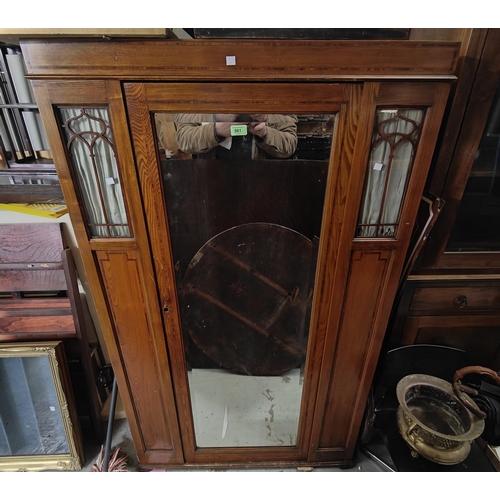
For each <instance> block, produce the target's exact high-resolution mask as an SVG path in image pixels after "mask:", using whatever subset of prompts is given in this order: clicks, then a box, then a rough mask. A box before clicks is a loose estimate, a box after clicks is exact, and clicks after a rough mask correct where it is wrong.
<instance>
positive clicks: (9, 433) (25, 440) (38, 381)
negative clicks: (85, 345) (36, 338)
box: [0, 341, 84, 472]
mask: <svg viewBox="0 0 500 500" xmlns="http://www.w3.org/2000/svg"><path fill="white" fill-rule="evenodd" d="M0 393H1V394H2V398H0V471H10V472H13V471H20V472H21V471H26V472H27V471H41V470H64V471H78V470H81V468H82V465H83V463H84V454H83V446H82V435H81V429H80V426H79V423H78V419H77V415H76V407H75V403H74V398H73V393H72V389H71V385H70V381H69V375H68V372H67V365H66V358H65V354H64V348H63V343H62V342H60V341H46V342H36V343H34V342H23V343H8V344H0Z"/></svg>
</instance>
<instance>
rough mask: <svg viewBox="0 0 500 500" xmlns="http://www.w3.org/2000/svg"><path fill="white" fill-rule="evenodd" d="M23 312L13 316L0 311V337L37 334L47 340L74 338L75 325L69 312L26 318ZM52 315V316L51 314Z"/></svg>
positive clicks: (47, 313)
mask: <svg viewBox="0 0 500 500" xmlns="http://www.w3.org/2000/svg"><path fill="white" fill-rule="evenodd" d="M25 311H26V310H24V311H22V310H21V311H19V314H17V315H13V314H10V313H6V312H5V311H3V310H2V311H0V337H3V335H4V334H7V335H13V334H30V335H32V334H37V335H38V336H39V337H40V338H43V339H47V338H51V337H52V336H54V337H62V336H64V337H76V332H75V323H74V321H73V317H72V315H71V310H70V309H69V310H67V311H65V314H60V311H56V314H54V311H51V310H50V309H49V310H47V311H45V314H44V315H37V316H27V315H25V314H23V312H25ZM51 313H52V314H51Z"/></svg>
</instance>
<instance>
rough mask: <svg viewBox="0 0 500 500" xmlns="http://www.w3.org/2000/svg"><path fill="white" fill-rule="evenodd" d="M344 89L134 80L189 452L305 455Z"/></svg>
mask: <svg viewBox="0 0 500 500" xmlns="http://www.w3.org/2000/svg"><path fill="white" fill-rule="evenodd" d="M350 87H351V86H348V85H340V84H335V85H333V84H328V85H303V84H300V85H298V84H296V85H286V84H274V85H273V84H267V85H261V84H260V85H249V84H226V85H212V84H185V85H177V84H146V85H141V84H127V85H126V86H125V90H126V94H127V101H128V108H129V112H130V113H131V116H132V132H133V139H134V149H135V152H136V155H137V156H138V162H139V165H140V166H139V169H140V171H142V179H141V183H142V189H143V193H145V194H144V197H145V198H149V197H151V199H156V200H160V199H161V200H163V205H160V204H159V203H155V204H151V203H149V202H148V200H147V199H146V201H145V206H146V212H147V213H149V214H150V219H149V225H150V226H151V225H153V226H154V228H153V232H155V233H156V235H157V238H156V239H153V241H154V242H153V253H154V254H155V260H156V263H157V272H158V276H157V279H158V280H159V283H160V288H161V290H160V295H161V301H162V307H163V311H164V312H165V313H166V314H165V316H164V317H165V322H166V335H167V346H168V350H169V354H170V356H171V360H172V372H173V383H174V390H175V393H176V398H177V404H178V417H179V425H180V427H181V435H182V440H183V446H184V453H185V454H186V457H187V459H188V460H189V461H193V462H196V461H199V462H203V461H210V460H213V458H212V457H213V456H214V455H215V454H218V456H220V453H223V454H224V456H226V457H228V459H231V460H240V461H241V460H248V459H249V457H252V456H255V457H264V456H265V457H266V459H277V460H278V459H288V460H290V459H294V458H295V459H299V458H300V457H304V456H306V455H307V445H306V440H307V439H306V437H307V433H308V432H309V431H310V429H309V428H308V427H307V426H306V425H305V424H304V422H305V419H307V418H309V419H310V418H311V414H312V409H313V407H314V401H315V391H316V388H317V376H318V371H317V369H318V367H317V366H316V372H314V370H311V369H310V368H309V366H310V364H311V362H315V363H317V362H318V360H320V359H321V357H320V355H318V352H320V349H321V345H320V344H319V343H318V342H317V341H316V336H317V335H318V332H317V327H315V326H313V322H314V321H315V320H314V318H317V317H318V313H319V311H320V309H321V307H325V303H327V302H328V300H330V298H329V297H328V299H327V298H326V297H327V294H328V293H329V290H328V289H327V288H325V287H324V279H323V278H322V277H321V278H320V279H319V281H318V276H322V275H323V274H324V272H325V267H326V264H325V263H326V258H327V252H332V251H334V250H333V249H329V250H326V245H327V242H328V241H331V232H332V231H333V224H332V218H333V217H334V214H333V213H332V211H331V207H332V199H333V194H334V193H333V190H334V184H335V179H336V178H337V175H338V173H339V168H340V161H341V159H340V158H341V154H340V153H341V148H339V144H340V143H341V142H342V135H343V134H344V133H345V129H346V124H347V123H348V113H349V106H350V102H349V98H348V96H349V95H350V91H349V89H350ZM352 87H355V86H352ZM357 88H358V89H359V88H360V87H359V86H358V87H357ZM355 94H356V93H355ZM356 95H360V94H359V92H358V93H357V94H356ZM221 96H225V99H222V100H221ZM294 101H297V102H294ZM353 115H355V113H353ZM134 116H137V117H138V118H137V119H138V122H137V123H139V122H140V127H139V126H134ZM145 116H148V117H149V119H148V122H147V125H146V122H145V120H144V117H145ZM350 119H354V118H353V117H351V118H350ZM151 144H154V151H151V148H150V145H151ZM146 177H147V178H146ZM149 190H151V195H149V194H148V193H147V191H149ZM153 193H154V194H153ZM325 207H330V209H328V208H325ZM337 216H338V214H337ZM325 220H326V221H325ZM162 221H163V222H162ZM325 227H326V228H327V229H326V234H325V233H324V231H325V229H324V228H325ZM322 245H323V247H322ZM322 254H323V260H322V264H319V261H320V260H321V255H322ZM320 265H322V266H323V268H322V270H320V269H319V266H320ZM318 283H319V285H318ZM322 302H323V305H322V306H321V305H320V304H321V303H322ZM322 333H323V334H324V332H322ZM313 352H315V353H316V354H315V356H313ZM313 373H315V374H314V375H313ZM315 377H316V378H315ZM218 450H220V451H218ZM243 457H244V458H243Z"/></svg>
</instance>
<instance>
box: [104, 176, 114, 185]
mask: <svg viewBox="0 0 500 500" xmlns="http://www.w3.org/2000/svg"><path fill="white" fill-rule="evenodd" d="M106 184H108V185H109V186H111V185H113V184H115V180H114V179H113V177H106Z"/></svg>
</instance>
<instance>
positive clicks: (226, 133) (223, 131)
mask: <svg viewBox="0 0 500 500" xmlns="http://www.w3.org/2000/svg"><path fill="white" fill-rule="evenodd" d="M235 124H236V123H235V122H216V123H215V133H216V134H217V135H218V136H219V137H231V126H232V125H235Z"/></svg>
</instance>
